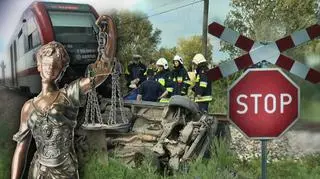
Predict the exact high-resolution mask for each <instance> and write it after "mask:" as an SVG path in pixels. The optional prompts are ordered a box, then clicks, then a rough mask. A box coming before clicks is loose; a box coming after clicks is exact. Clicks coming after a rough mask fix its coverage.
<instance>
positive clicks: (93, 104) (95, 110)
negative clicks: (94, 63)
mask: <svg viewBox="0 0 320 179" xmlns="http://www.w3.org/2000/svg"><path fill="white" fill-rule="evenodd" d="M107 37H108V35H107V33H106V32H104V31H101V30H100V31H99V34H98V57H97V59H100V58H101V57H102V54H103V52H104V49H105V44H106V42H107ZM92 73H93V72H92V70H91V69H90V67H88V69H87V71H86V75H87V77H90V76H93V75H94V74H92ZM84 119H85V120H84V121H85V122H84V123H85V124H88V123H89V121H90V122H91V123H92V124H95V122H96V120H97V121H98V123H100V124H103V120H102V116H101V109H100V106H99V100H98V95H97V91H96V89H95V88H94V89H92V90H91V92H89V93H88V98H87V105H86V112H85V118H84ZM95 119H96V120H95Z"/></svg>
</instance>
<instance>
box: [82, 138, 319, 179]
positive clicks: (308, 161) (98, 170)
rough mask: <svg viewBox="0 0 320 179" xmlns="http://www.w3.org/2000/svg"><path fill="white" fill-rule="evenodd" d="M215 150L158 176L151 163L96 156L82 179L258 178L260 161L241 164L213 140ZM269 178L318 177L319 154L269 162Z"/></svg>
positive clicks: (96, 154)
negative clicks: (136, 163)
mask: <svg viewBox="0 0 320 179" xmlns="http://www.w3.org/2000/svg"><path fill="white" fill-rule="evenodd" d="M214 145H215V146H216V147H215V150H213V151H212V158H211V159H209V160H194V161H192V162H191V163H189V164H187V165H186V166H187V167H182V169H181V170H179V171H176V172H173V174H172V175H170V176H165V175H160V174H159V173H157V172H156V168H154V167H152V165H151V163H150V161H144V162H143V164H142V165H141V166H140V167H139V168H134V169H132V168H128V167H126V166H125V165H123V164H122V163H121V162H120V161H118V160H116V159H114V158H109V160H108V161H107V160H105V161H104V162H101V160H99V159H100V158H101V157H99V156H100V155H99V154H98V153H95V154H94V155H93V157H91V158H90V160H89V161H88V162H87V164H86V165H85V167H84V168H83V171H81V173H84V175H83V176H82V178H83V179H91V178H92V179H95V178H106V177H108V178H114V179H116V178H117V179H118V178H119V179H120V178H123V179H131V178H132V179H134V178H139V179H140V178H142V179H144V178H145V179H153V178H155V179H157V178H159V179H162V178H163V179H171V178H172V179H173V178H177V179H207V178H208V179H211V178H217V179H233V178H238V179H247V178H250V179H251V178H252V179H256V178H259V177H260V171H261V169H260V162H261V161H260V159H259V158H257V159H254V160H252V161H249V162H248V161H247V162H243V161H240V160H238V159H237V158H236V157H235V155H234V154H233V153H232V152H231V151H230V150H228V147H227V145H226V144H225V142H220V143H219V142H218V141H214ZM267 170H268V171H267V172H268V173H267V176H268V178H272V179H277V178H279V179H280V178H281V179H282V178H289V179H296V178H297V179H300V178H308V179H316V178H320V155H313V156H307V157H304V158H302V159H301V160H300V161H294V160H293V159H290V158H288V159H286V160H282V161H278V162H274V163H268V169H267Z"/></svg>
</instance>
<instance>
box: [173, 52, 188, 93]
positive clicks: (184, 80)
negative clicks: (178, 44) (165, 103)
mask: <svg viewBox="0 0 320 179" xmlns="http://www.w3.org/2000/svg"><path fill="white" fill-rule="evenodd" d="M173 61H174V63H176V62H178V63H177V65H176V64H174V69H173V70H172V72H171V78H172V84H173V95H182V96H184V95H187V93H188V88H189V86H190V84H191V82H190V78H189V75H188V72H187V70H186V69H185V68H184V66H183V60H182V58H181V57H180V56H178V55H176V56H175V57H174V59H173Z"/></svg>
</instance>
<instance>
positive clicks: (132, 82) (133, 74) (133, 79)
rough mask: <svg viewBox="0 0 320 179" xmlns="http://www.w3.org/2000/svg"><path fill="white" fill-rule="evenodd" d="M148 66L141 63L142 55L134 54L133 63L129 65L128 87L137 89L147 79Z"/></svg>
mask: <svg viewBox="0 0 320 179" xmlns="http://www.w3.org/2000/svg"><path fill="white" fill-rule="evenodd" d="M146 70H147V68H146V66H145V65H144V64H143V63H142V62H141V55H137V54H134V55H133V59H132V63H131V64H129V65H128V75H127V82H128V83H127V85H128V86H129V88H131V89H135V88H137V86H139V84H141V83H142V82H143V81H144V80H145V79H146V77H145V75H144V73H145V72H146Z"/></svg>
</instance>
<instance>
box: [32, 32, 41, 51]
mask: <svg viewBox="0 0 320 179" xmlns="http://www.w3.org/2000/svg"><path fill="white" fill-rule="evenodd" d="M39 45H40V36H39V31H38V30H35V31H34V32H32V47H33V48H35V47H37V46H39Z"/></svg>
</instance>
